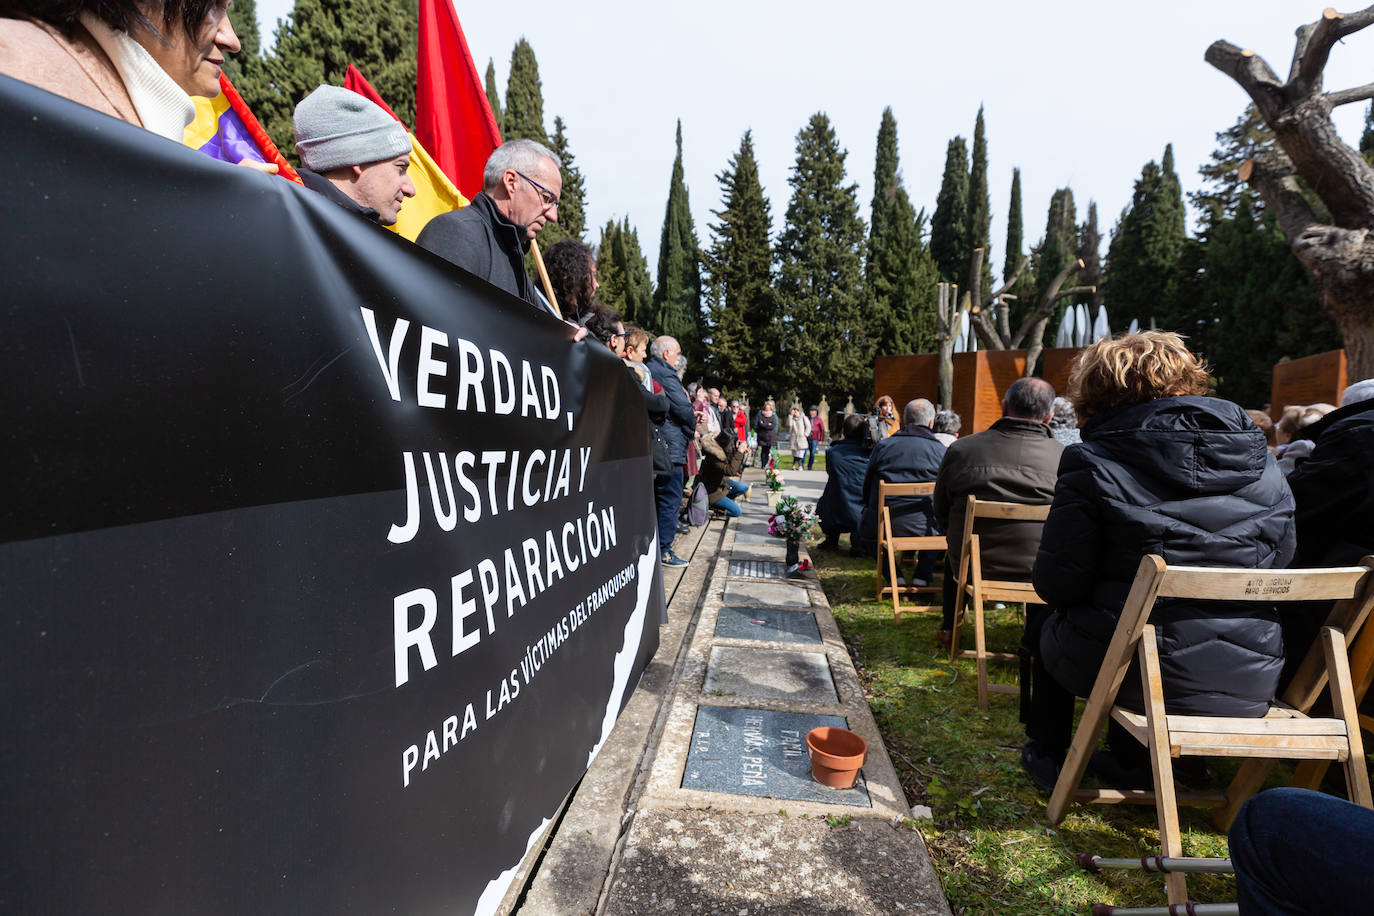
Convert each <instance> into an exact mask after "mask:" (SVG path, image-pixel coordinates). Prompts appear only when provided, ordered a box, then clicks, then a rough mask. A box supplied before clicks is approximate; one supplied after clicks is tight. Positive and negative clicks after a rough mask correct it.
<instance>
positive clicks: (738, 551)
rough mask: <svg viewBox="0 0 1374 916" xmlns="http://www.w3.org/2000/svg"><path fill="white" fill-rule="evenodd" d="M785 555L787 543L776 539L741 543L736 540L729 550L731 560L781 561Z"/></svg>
mask: <svg viewBox="0 0 1374 916" xmlns="http://www.w3.org/2000/svg"><path fill="white" fill-rule="evenodd" d="M786 555H787V545H786V544H784V543H783V542H782V541H777V540H775V541H773V543H771V544H741V543H740V542H739V541H738V540H736V541H735V547H734V549H733V550H731V551H730V559H732V560H778V561H781V560H782V559H783V558H784V557H785V556H786Z"/></svg>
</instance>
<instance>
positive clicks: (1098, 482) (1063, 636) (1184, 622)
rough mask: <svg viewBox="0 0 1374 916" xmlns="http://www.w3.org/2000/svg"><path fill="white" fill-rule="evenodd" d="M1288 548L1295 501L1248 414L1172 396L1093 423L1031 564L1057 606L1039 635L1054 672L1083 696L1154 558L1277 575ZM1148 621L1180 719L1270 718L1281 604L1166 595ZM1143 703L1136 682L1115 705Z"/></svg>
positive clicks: (1071, 459) (1064, 467)
mask: <svg viewBox="0 0 1374 916" xmlns="http://www.w3.org/2000/svg"><path fill="white" fill-rule="evenodd" d="M1293 545H1294V525H1293V495H1292V493H1290V492H1289V489H1288V484H1287V483H1285V482H1284V479H1283V474H1282V473H1281V472H1280V471H1279V468H1278V465H1277V464H1276V463H1275V461H1274V457H1273V456H1272V455H1271V454H1270V453H1269V450H1268V449H1267V448H1266V447H1265V442H1264V434H1263V433H1261V432H1260V431H1259V430H1258V429H1256V428H1255V425H1254V424H1253V423H1252V422H1251V421H1250V418H1249V417H1248V416H1247V415H1246V413H1245V411H1243V410H1242V409H1241V408H1240V407H1238V406H1236V405H1235V404H1232V403H1231V402H1230V401H1224V400H1221V399H1219V398H1203V397H1176V398H1160V399H1158V400H1154V401H1147V402H1145V403H1144V404H1135V405H1132V406H1130V407H1123V408H1119V409H1117V410H1113V411H1107V412H1105V413H1103V414H1100V415H1098V416H1095V417H1093V418H1092V419H1091V420H1090V421H1089V422H1088V424H1087V425H1086V426H1085V427H1084V428H1083V444H1082V445H1076V446H1073V447H1072V448H1069V449H1067V450H1066V451H1065V452H1064V459H1063V461H1062V462H1061V463H1060V465H1059V483H1058V485H1057V486H1056V488H1055V492H1054V505H1053V508H1051V509H1050V516H1049V518H1048V519H1047V520H1046V522H1045V529H1044V534H1043V537H1042V538H1041V541H1040V550H1039V553H1038V554H1037V556H1036V559H1035V573H1034V576H1035V589H1036V591H1037V592H1039V593H1040V596H1041V597H1042V598H1044V599H1045V600H1046V602H1047V603H1048V604H1049V605H1050V606H1051V607H1052V608H1053V609H1054V610H1055V611H1057V613H1055V614H1052V615H1050V618H1049V620H1048V621H1047V622H1046V623H1045V627H1044V630H1043V631H1042V633H1041V638H1040V649H1041V653H1042V655H1043V658H1044V662H1045V667H1046V668H1047V669H1049V671H1050V673H1051V674H1052V675H1053V676H1054V678H1055V680H1057V681H1059V682H1060V683H1061V684H1062V685H1064V686H1065V687H1066V688H1068V689H1070V690H1073V691H1074V692H1075V693H1077V694H1079V695H1080V696H1087V695H1088V693H1089V692H1090V691H1091V690H1092V686H1093V681H1094V680H1095V679H1096V677H1097V672H1098V668H1100V667H1101V665H1102V657H1103V655H1105V654H1106V651H1107V645H1108V643H1109V642H1110V641H1111V638H1112V633H1113V631H1114V630H1115V629H1116V622H1117V618H1118V617H1119V616H1120V614H1121V608H1122V606H1123V605H1124V604H1125V602H1126V595H1127V593H1128V592H1129V591H1130V588H1131V581H1132V580H1133V579H1134V577H1135V573H1136V569H1137V567H1138V566H1139V565H1140V558H1141V557H1142V556H1144V555H1145V554H1149V553H1154V554H1159V555H1160V556H1162V557H1163V558H1164V560H1165V562H1167V563H1171V564H1178V565H1183V566H1237V567H1244V568H1248V569H1271V568H1283V567H1286V566H1287V565H1288V563H1289V561H1290V560H1291V559H1292V557H1293ZM1151 622H1152V623H1153V624H1154V625H1155V630H1156V633H1157V636H1158V641H1159V649H1160V667H1161V669H1162V671H1163V676H1164V685H1165V699H1166V700H1167V701H1168V703H1169V711H1170V712H1171V713H1180V714H1199V715H1234V716H1258V715H1263V714H1264V712H1265V710H1266V709H1267V708H1268V705H1269V701H1270V700H1271V699H1272V698H1273V696H1274V690H1275V687H1276V685H1277V683H1278V677H1279V671H1280V669H1281V667H1282V665H1283V643H1282V637H1281V636H1280V632H1279V624H1278V615H1277V613H1276V611H1275V608H1274V606H1273V605H1272V604H1269V605H1265V604H1258V603H1255V604H1251V603H1229V604H1222V603H1219V602H1196V603H1189V602H1186V601H1184V600H1183V599H1161V600H1160V601H1158V602H1157V603H1156V605H1155V610H1154V613H1153V614H1152V615H1151ZM1139 697H1140V681H1139V676H1138V675H1136V674H1134V673H1132V674H1131V675H1129V676H1128V677H1127V679H1126V680H1125V681H1124V682H1123V683H1122V691H1121V695H1120V698H1121V701H1122V702H1123V703H1126V704H1128V705H1133V706H1138V704H1139V703H1140V699H1139Z"/></svg>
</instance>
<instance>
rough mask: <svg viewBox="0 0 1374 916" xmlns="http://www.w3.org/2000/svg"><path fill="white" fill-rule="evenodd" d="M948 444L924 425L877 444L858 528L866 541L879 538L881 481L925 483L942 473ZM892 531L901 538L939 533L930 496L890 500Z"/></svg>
mask: <svg viewBox="0 0 1374 916" xmlns="http://www.w3.org/2000/svg"><path fill="white" fill-rule="evenodd" d="M944 457H945V447H944V445H942V444H941V443H940V440H939V439H936V438H935V434H934V433H932V432H931V431H930V429H929V428H928V427H925V426H912V427H903V428H902V429H899V430H898V431H897V432H895V433H893V434H892V435H890V436H888V437H887V438H886V439H884V440H883V441H881V442H879V443H878V444H877V445H875V446H873V452H872V454H870V455H869V458H868V472H867V473H866V474H865V475H864V511H863V517H862V519H861V520H860V524H859V530H860V532H862V535H863V537H864V539H865V540H868V541H873V542H875V543H876V542H877V540H878V481H880V480H885V481H887V482H888V483H924V482H928V481H932V480H934V479H935V477H936V475H937V474H939V473H940V462H941V461H943V460H944ZM887 506H888V512H889V513H891V515H892V530H893V533H894V534H896V535H897V536H898V537H918V536H920V535H923V534H939V533H940V530H941V529H940V527H939V526H938V525H937V524H936V523H935V507H934V505H933V504H932V502H931V497H929V496H921V497H917V498H914V499H913V498H906V499H891V500H888V503H887Z"/></svg>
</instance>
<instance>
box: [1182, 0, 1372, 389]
mask: <svg viewBox="0 0 1374 916" xmlns="http://www.w3.org/2000/svg"><path fill="white" fill-rule="evenodd" d="M1371 25H1374V6H1367V7H1365V8H1364V9H1362V10H1359V11H1358V12H1353V13H1338V12H1336V11H1335V10H1333V9H1327V10H1326V11H1324V12H1323V13H1322V18H1321V19H1319V20H1318V21H1317V22H1314V23H1311V24H1309V25H1305V26H1303V27H1302V28H1300V29H1298V32H1297V44H1296V46H1295V48H1294V51H1293V64H1292V69H1291V70H1290V72H1289V78H1288V82H1287V83H1286V84H1285V85H1282V86H1280V85H1277V84H1276V80H1275V79H1274V78H1273V75H1272V73H1271V72H1270V71H1269V68H1268V67H1267V66H1265V64H1264V62H1263V61H1259V60H1256V58H1255V55H1254V54H1253V53H1251V52H1246V51H1240V50H1239V49H1237V48H1236V47H1235V46H1234V45H1231V44H1228V43H1227V42H1224V41H1218V42H1214V43H1213V44H1212V46H1211V47H1210V48H1208V49H1207V53H1206V55H1205V57H1206V60H1207V62H1208V63H1210V64H1212V65H1213V66H1214V67H1216V68H1217V69H1218V70H1221V71H1222V72H1223V73H1226V74H1227V75H1228V76H1230V77H1231V78H1232V79H1234V80H1235V81H1236V82H1237V83H1239V84H1240V86H1241V87H1242V88H1243V89H1244V90H1245V91H1246V93H1247V94H1249V96H1250V98H1251V99H1253V100H1254V102H1255V106H1256V107H1257V108H1258V109H1259V112H1260V114H1261V115H1262V116H1263V117H1264V121H1265V123H1266V124H1267V125H1268V126H1269V128H1270V129H1272V130H1273V131H1274V139H1275V140H1276V141H1278V146H1279V147H1280V148H1281V150H1282V152H1281V153H1276V154H1275V155H1272V156H1268V155H1266V156H1262V157H1257V158H1256V159H1255V160H1252V161H1250V162H1246V163H1244V164H1243V165H1242V166H1241V169H1240V173H1239V176H1240V178H1241V180H1242V181H1247V182H1249V183H1250V184H1251V185H1253V186H1254V187H1255V188H1256V189H1257V190H1258V191H1259V192H1260V194H1261V195H1262V196H1263V197H1264V200H1265V202H1266V203H1267V204H1268V205H1269V207H1270V208H1271V209H1272V210H1273V211H1274V213H1275V214H1276V215H1277V216H1278V220H1279V224H1280V226H1282V228H1283V234H1284V236H1285V237H1287V239H1288V243H1289V245H1290V246H1291V247H1292V249H1293V253H1294V254H1295V255H1296V256H1297V258H1298V260H1300V261H1301V262H1302V263H1303V265H1304V266H1305V267H1306V268H1307V269H1308V270H1309V271H1311V273H1312V277H1313V279H1314V281H1315V286H1316V289H1317V295H1318V296H1319V297H1320V299H1321V302H1322V306H1323V308H1324V310H1325V311H1326V313H1327V314H1328V315H1329V316H1331V318H1332V319H1333V320H1334V321H1335V322H1336V324H1337V326H1338V327H1339V328H1340V329H1341V336H1342V338H1343V339H1344V342H1345V354H1346V366H1347V371H1348V372H1350V373H1351V376H1352V377H1353V378H1366V377H1369V376H1374V319H1372V317H1371V316H1374V168H1371V167H1370V164H1369V163H1368V162H1367V161H1366V160H1365V158H1364V157H1363V156H1362V155H1361V154H1360V153H1359V152H1358V151H1356V150H1355V149H1353V148H1351V147H1350V145H1349V144H1347V143H1346V142H1345V141H1344V140H1343V139H1342V138H1341V136H1340V135H1339V134H1338V133H1337V132H1336V128H1335V125H1334V124H1332V122H1331V111H1332V109H1333V108H1335V107H1337V106H1339V105H1345V104H1349V103H1350V102H1359V101H1364V100H1366V99H1371V98H1374V83H1371V84H1369V85H1367V86H1362V87H1357V88H1354V89H1345V90H1341V91H1338V92H1331V93H1326V94H1323V93H1322V91H1321V86H1322V76H1323V72H1324V70H1325V68H1326V64H1327V61H1328V60H1329V58H1330V55H1331V49H1332V48H1333V47H1334V46H1335V44H1336V42H1338V41H1340V40H1341V39H1342V38H1344V37H1346V36H1348V35H1351V34H1354V33H1355V32H1358V31H1360V30H1361V29H1364V28H1368V27H1369V26H1371ZM1300 180H1301V182H1302V184H1301V186H1300V185H1299V181H1300ZM1304 189H1308V193H1309V194H1310V193H1313V192H1315V193H1316V195H1317V196H1318V197H1320V199H1321V203H1322V205H1324V206H1325V208H1326V209H1327V210H1328V211H1329V212H1330V214H1331V217H1330V220H1326V219H1324V218H1319V217H1318V216H1317V213H1316V209H1317V208H1316V206H1315V204H1314V203H1310V202H1309V199H1308V198H1306V197H1304ZM1328 223H1329V225H1328Z"/></svg>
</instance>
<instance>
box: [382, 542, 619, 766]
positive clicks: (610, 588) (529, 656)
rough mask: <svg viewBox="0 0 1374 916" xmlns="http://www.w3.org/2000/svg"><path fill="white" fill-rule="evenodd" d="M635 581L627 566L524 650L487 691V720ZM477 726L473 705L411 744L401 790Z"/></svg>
mask: <svg viewBox="0 0 1374 916" xmlns="http://www.w3.org/2000/svg"><path fill="white" fill-rule="evenodd" d="M634 578H635V566H634V564H630V565H629V566H626V567H625V568H624V569H622V570H620V571H619V572H617V573H616V574H615V575H614V576H612V577H611V578H610V579H608V580H606V582H605V583H604V584H603V585H601V587H599V588H598V589H596V591H593V592H591V593H589V594H588V595H587V597H586V598H585V599H583V600H582V601H579V602H578V603H577V607H575V608H573V609H572V610H570V611H568V612H567V613H566V614H564V615H563V616H562V617H560V618H558V620H556V621H555V622H554V624H553V626H552V627H550V628H549V631H548V632H547V633H545V634H544V635H542V636H540V637H539V639H537V640H535V642H534V643H533V644H531V645H528V646H526V647H525V651H524V653H523V654H522V656H521V658H520V667H519V669H518V671H517V669H515V668H512V669H511V671H510V674H509V675H507V676H505V677H503V678H502V679H501V681H500V683H499V685H498V686H496V687H493V688H489V689H488V690H487V692H486V719H491V718H493V717H494V716H495V715H496V714H497V713H499V712H500V711H501V710H502V709H504V708H505V707H506V706H508V705H509V704H511V703H513V702H514V701H515V700H516V699H517V698H518V697H519V696H520V687H521V685H522V684H523V685H526V686H528V684H529V683H530V681H532V680H534V677H535V675H536V674H538V673H539V670H540V668H542V667H543V666H544V665H545V664H547V663H548V661H549V659H550V658H551V657H552V656H553V654H554V653H555V652H557V651H558V650H559V649H560V648H561V647H562V646H563V644H564V643H565V642H567V640H568V638H569V637H570V636H571V635H572V634H573V633H574V632H576V630H577V628H578V627H580V626H582V625H584V624H585V623H586V622H587V621H588V620H589V619H591V616H592V615H593V614H595V613H596V612H597V610H599V609H600V608H601V606H602V605H604V604H605V603H606V602H608V601H609V600H610V599H611V598H613V597H615V595H616V593H617V592H619V591H620V590H621V589H622V588H624V587H625V586H626V585H628V584H629V583H630V582H633V581H634ZM517 675H518V676H517ZM484 721H485V720H484ZM477 725H478V719H477V710H476V708H475V707H474V705H473V704H472V703H467V704H465V706H464V707H463V713H462V717H461V723H460V721H459V716H458V715H457V714H454V715H451V716H449V717H448V718H446V719H444V721H443V722H442V723H441V724H440V726H439V727H438V728H437V729H430V730H429V731H428V732H426V733H425V740H424V741H423V742H419V743H416V744H412V745H410V746H409V747H407V748H406V749H405V750H404V751H402V752H401V784H402V787H404V788H409V787H410V778H411V775H412V774H413V773H414V771H415V768H416V767H419V768H420V772H425V771H426V770H428V769H429V766H430V764H431V763H437V762H438V760H439V758H440V757H442V756H443V755H444V754H446V753H448V752H449V751H450V750H451V749H453V748H454V747H456V746H457V745H458V743H459V742H460V741H462V740H463V739H464V738H466V737H467V736H468V734H469V733H470V732H473V731H476V729H477ZM422 745H423V747H422Z"/></svg>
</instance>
